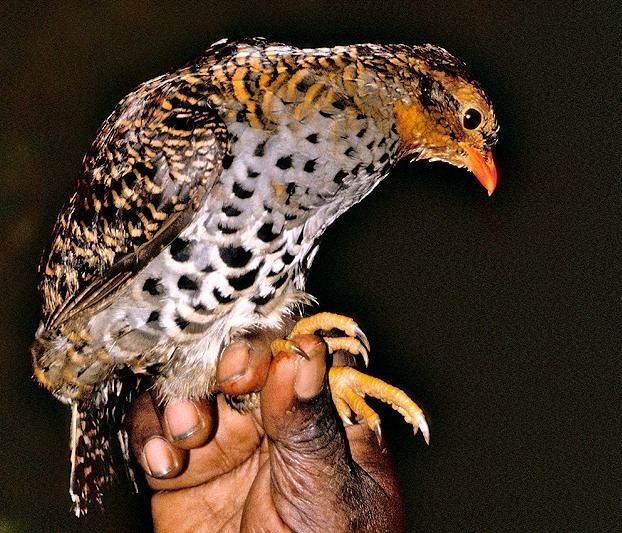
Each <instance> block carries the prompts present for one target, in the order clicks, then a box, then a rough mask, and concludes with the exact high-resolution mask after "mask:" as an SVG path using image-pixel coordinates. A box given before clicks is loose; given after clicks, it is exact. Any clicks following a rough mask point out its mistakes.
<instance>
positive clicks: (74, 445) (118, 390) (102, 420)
mask: <svg viewBox="0 0 622 533" xmlns="http://www.w3.org/2000/svg"><path fill="white" fill-rule="evenodd" d="M142 390H144V389H142V388H141V387H140V378H139V377H135V378H134V379H129V380H126V379H112V380H110V381H108V382H107V383H106V384H104V385H103V386H102V387H101V388H100V389H99V390H98V391H97V392H96V393H95V394H94V395H93V397H92V398H91V400H90V401H89V402H73V403H72V404H71V438H70V448H71V475H70V485H69V494H70V496H71V501H72V502H73V512H74V513H75V515H76V516H84V515H86V513H87V511H88V508H89V505H90V504H92V503H96V504H97V505H99V506H102V504H103V494H104V491H105V489H106V488H107V487H108V486H109V485H110V484H111V483H112V482H113V481H114V480H116V479H117V472H116V470H115V462H116V461H117V460H118V459H122V460H123V462H124V463H125V469H122V471H123V470H124V471H125V474H126V476H127V478H128V480H129V481H130V482H131V484H132V487H133V489H134V490H137V486H136V481H135V478H134V473H133V471H132V466H131V457H130V450H129V444H128V436H127V432H126V431H125V429H124V428H123V422H124V419H125V415H126V412H127V408H128V407H129V404H130V402H131V401H132V400H133V398H134V397H135V396H136V395H137V394H138V393H139V392H142ZM119 456H121V457H119Z"/></svg>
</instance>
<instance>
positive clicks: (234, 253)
mask: <svg viewBox="0 0 622 533" xmlns="http://www.w3.org/2000/svg"><path fill="white" fill-rule="evenodd" d="M218 253H219V254H220V258H221V259H222V260H223V262H224V263H225V265H227V266H230V267H232V268H240V267H243V266H246V265H247V264H248V262H249V261H250V259H251V257H252V256H253V253H252V252H249V251H248V250H246V249H244V248H243V247H242V246H226V247H223V248H220V249H219V250H218Z"/></svg>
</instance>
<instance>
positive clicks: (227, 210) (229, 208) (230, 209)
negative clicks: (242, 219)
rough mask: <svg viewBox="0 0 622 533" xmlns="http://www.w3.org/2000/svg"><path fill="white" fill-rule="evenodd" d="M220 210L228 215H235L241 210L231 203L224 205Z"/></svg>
mask: <svg viewBox="0 0 622 533" xmlns="http://www.w3.org/2000/svg"><path fill="white" fill-rule="evenodd" d="M222 212H223V213H224V214H225V215H227V216H228V217H237V216H238V215H239V214H240V213H241V212H242V211H240V210H239V209H237V208H236V207H234V206H232V205H225V206H224V207H223V208H222Z"/></svg>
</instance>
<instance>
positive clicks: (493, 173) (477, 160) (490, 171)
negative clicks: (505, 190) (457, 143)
mask: <svg viewBox="0 0 622 533" xmlns="http://www.w3.org/2000/svg"><path fill="white" fill-rule="evenodd" d="M462 148H463V149H464V151H465V152H466V153H467V159H466V165H467V167H468V168H469V170H470V171H471V172H473V174H475V177H476V178H477V179H478V180H479V182H480V183H481V184H482V185H483V186H484V188H485V189H486V190H487V191H488V196H491V195H492V193H493V192H494V190H495V188H496V187H497V168H496V167H495V162H494V160H493V159H492V152H490V151H488V152H486V153H485V154H484V155H482V153H481V152H480V151H479V150H477V149H475V148H472V147H470V146H468V145H466V144H463V145H462Z"/></svg>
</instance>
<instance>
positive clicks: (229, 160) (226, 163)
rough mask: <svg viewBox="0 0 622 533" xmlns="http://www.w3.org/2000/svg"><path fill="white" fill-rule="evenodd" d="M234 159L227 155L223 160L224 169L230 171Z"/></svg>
mask: <svg viewBox="0 0 622 533" xmlns="http://www.w3.org/2000/svg"><path fill="white" fill-rule="evenodd" d="M233 159H234V158H233V156H232V155H231V154H225V155H224V157H223V158H222V168H224V169H225V170H226V169H228V168H229V167H230V166H231V163H233Z"/></svg>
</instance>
